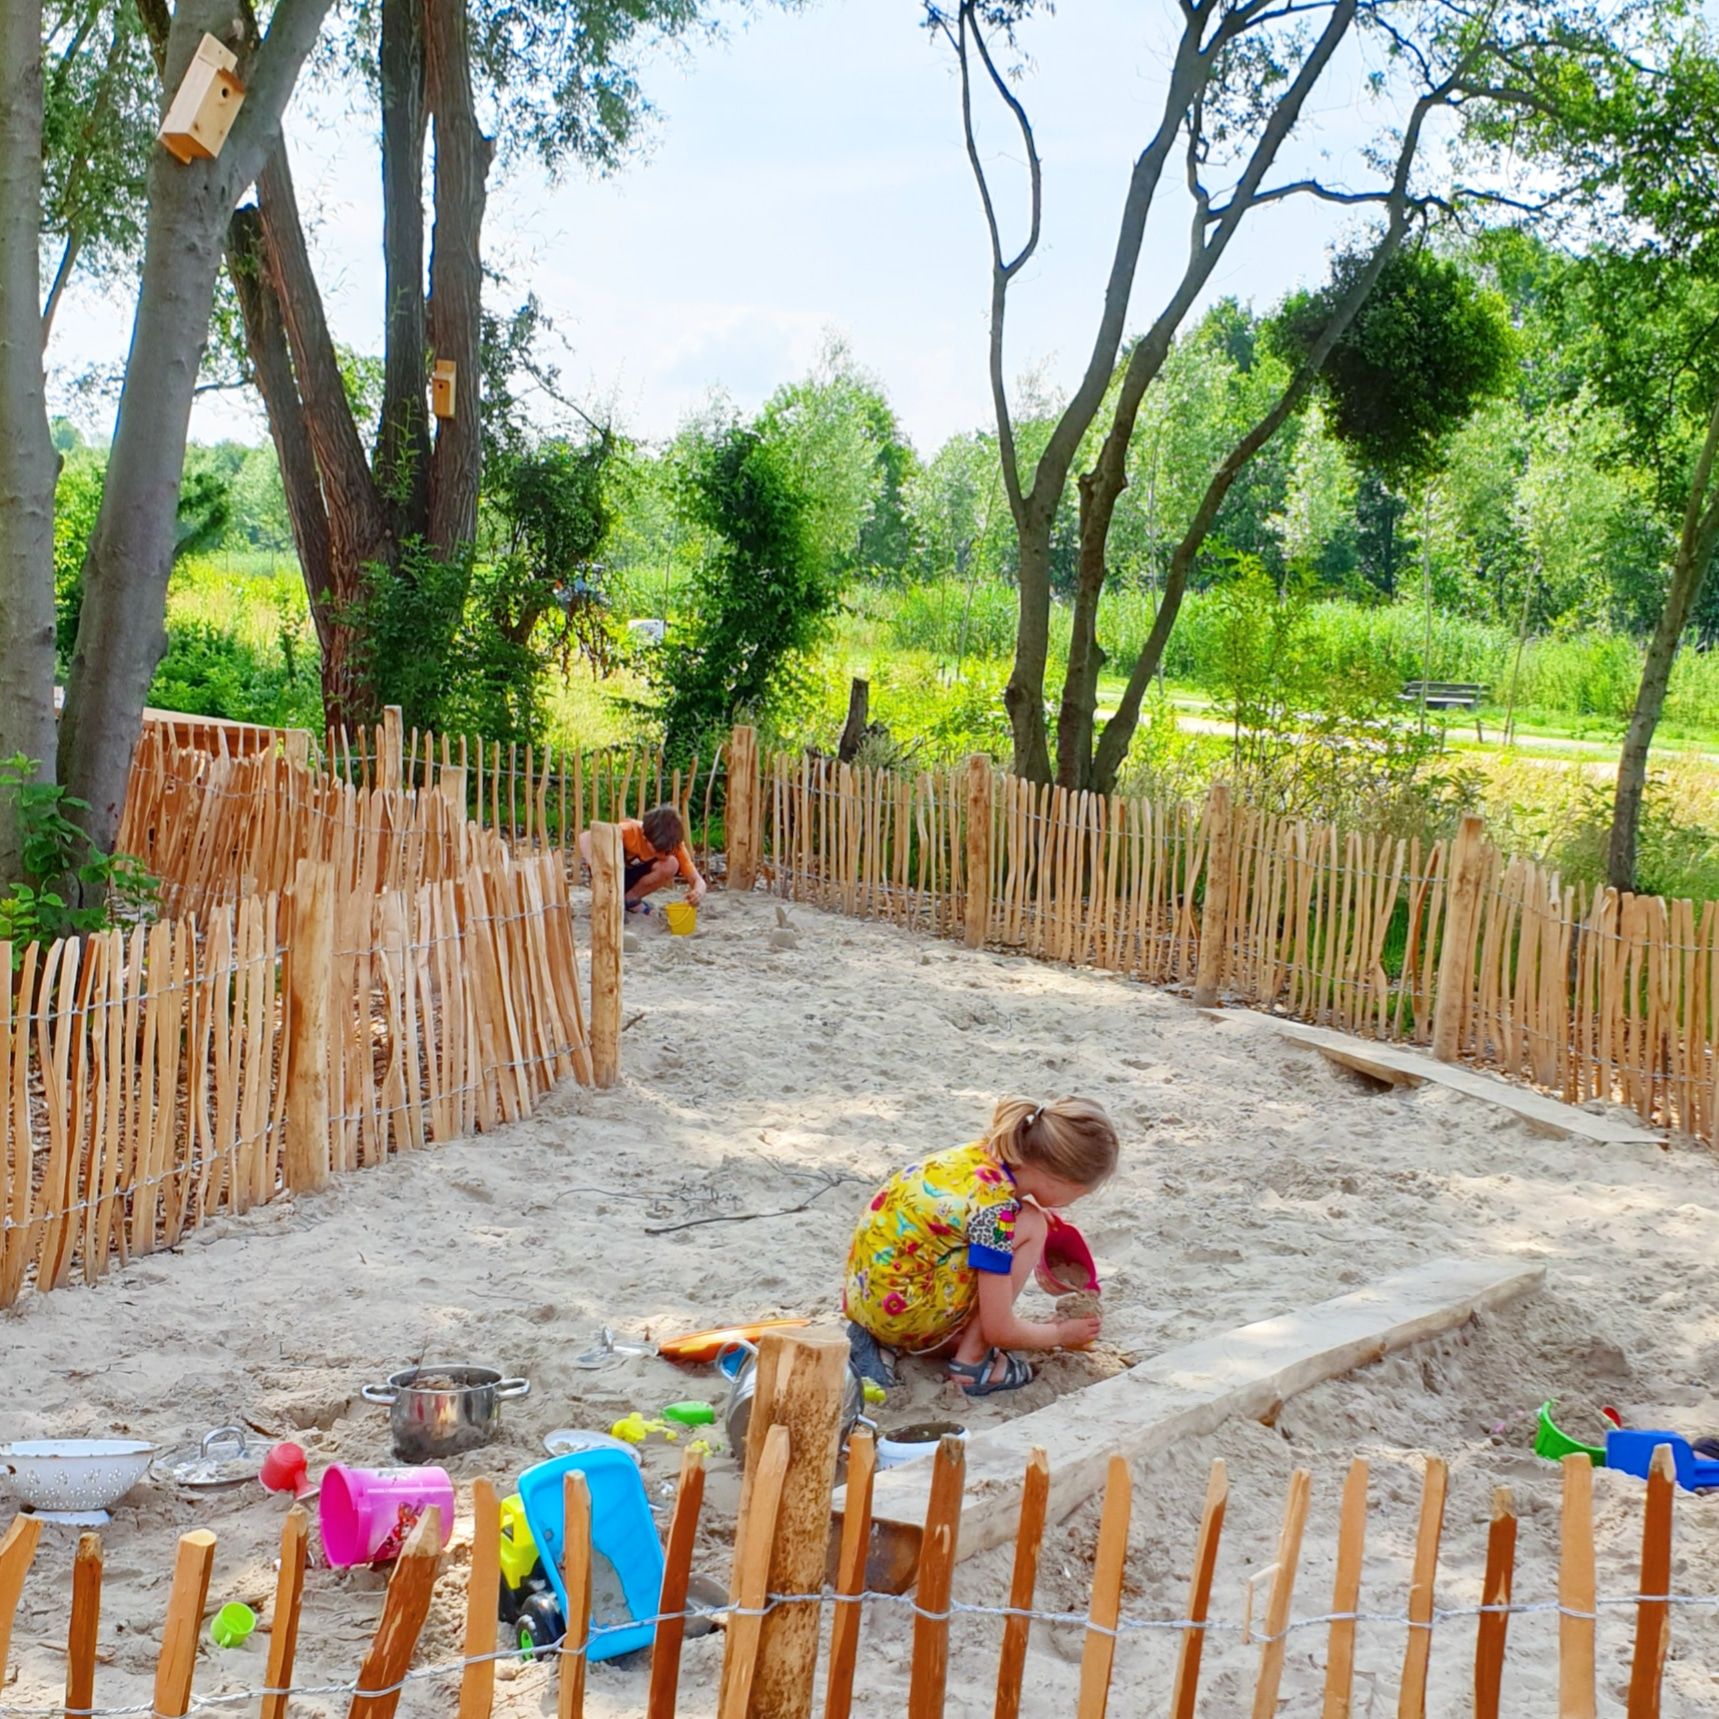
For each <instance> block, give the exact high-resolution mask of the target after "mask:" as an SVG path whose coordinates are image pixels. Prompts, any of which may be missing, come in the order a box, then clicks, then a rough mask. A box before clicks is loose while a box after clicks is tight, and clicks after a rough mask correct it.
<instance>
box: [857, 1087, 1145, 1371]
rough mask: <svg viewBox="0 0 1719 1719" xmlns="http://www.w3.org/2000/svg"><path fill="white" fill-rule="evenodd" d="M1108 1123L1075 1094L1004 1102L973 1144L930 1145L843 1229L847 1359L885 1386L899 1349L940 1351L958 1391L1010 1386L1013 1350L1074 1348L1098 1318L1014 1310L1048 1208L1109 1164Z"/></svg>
mask: <svg viewBox="0 0 1719 1719" xmlns="http://www.w3.org/2000/svg"><path fill="white" fill-rule="evenodd" d="M1116 1152H1117V1140H1116V1130H1115V1128H1113V1127H1112V1126H1111V1122H1110V1118H1109V1117H1108V1116H1106V1115H1105V1114H1104V1112H1103V1110H1102V1109H1100V1108H1099V1106H1098V1105H1096V1104H1094V1103H1093V1102H1092V1101H1091V1100H1090V1099H1085V1098H1058V1099H1055V1100H1053V1101H1052V1102H1051V1103H1049V1104H1034V1103H1033V1102H1032V1101H1031V1100H1030V1099H1026V1098H1005V1099H1004V1100H1003V1101H1002V1102H1001V1103H1000V1104H999V1105H998V1106H997V1108H996V1111H995V1113H994V1114H993V1115H992V1117H991V1126H990V1128H989V1129H988V1130H987V1131H986V1133H985V1137H984V1138H983V1139H982V1140H977V1141H974V1142H973V1143H972V1144H971V1145H968V1146H957V1147H955V1148H954V1149H953V1150H952V1151H948V1152H938V1153H935V1154H933V1155H932V1156H931V1157H929V1158H926V1159H923V1160H921V1161H920V1162H919V1163H917V1164H909V1165H908V1166H907V1168H906V1169H905V1170H902V1171H900V1172H898V1173H897V1174H896V1175H894V1176H892V1177H890V1179H889V1180H888V1181H887V1182H885V1183H884V1185H883V1186H882V1187H881V1188H880V1189H879V1190H878V1192H877V1194H876V1195H875V1197H874V1198H873V1199H872V1202H871V1204H870V1205H869V1206H867V1207H866V1209H865V1212H864V1214H863V1215H862V1216H861V1218H860V1221H859V1227H858V1228H857V1229H856V1230H855V1231H854V1239H853V1246H852V1247H851V1248H850V1249H849V1250H848V1267H847V1287H846V1289H845V1291H844V1293H843V1296H842V1307H843V1310H844V1311H845V1312H846V1314H847V1316H848V1319H849V1321H850V1323H849V1325H848V1341H849V1342H850V1343H851V1344H852V1346H853V1355H854V1365H855V1366H856V1368H857V1369H858V1370H859V1372H860V1374H861V1376H862V1377H864V1378H868V1379H874V1380H875V1381H876V1382H877V1383H878V1384H880V1385H893V1384H894V1383H895V1382H896V1379H895V1370H894V1366H893V1362H894V1360H895V1358H896V1356H897V1355H899V1354H915V1355H940V1356H945V1357H947V1363H948V1367H949V1376H950V1377H951V1378H952V1379H954V1380H955V1381H956V1383H958V1384H959V1385H960V1386H961V1387H962V1388H963V1389H964V1390H965V1391H966V1392H967V1394H968V1395H969V1396H972V1397H986V1396H989V1395H990V1394H991V1393H992V1392H993V1391H1013V1390H1018V1389H1019V1388H1020V1387H1021V1386H1022V1385H1024V1384H1026V1383H1027V1382H1028V1381H1029V1380H1030V1379H1031V1378H1032V1376H1033V1375H1032V1369H1031V1368H1030V1367H1028V1365H1027V1364H1026V1362H1025V1361H1023V1360H1021V1358H1020V1357H1019V1356H1018V1355H1011V1354H1010V1353H1008V1351H1009V1350H1011V1349H1076V1348H1080V1347H1083V1346H1084V1345H1086V1344H1088V1343H1091V1342H1092V1340H1093V1339H1094V1338H1095V1337H1097V1335H1098V1329H1099V1321H1098V1319H1097V1318H1096V1316H1095V1317H1092V1318H1085V1319H1052V1320H1046V1321H1043V1322H1039V1321H1035V1320H1028V1319H1022V1318H1021V1317H1020V1316H1019V1314H1017V1313H1016V1312H1015V1302H1016V1299H1017V1298H1018V1297H1019V1295H1020V1293H1021V1291H1022V1290H1023V1289H1025V1288H1026V1286H1027V1283H1028V1280H1029V1279H1030V1278H1031V1277H1032V1275H1033V1273H1034V1271H1035V1270H1036V1269H1037V1267H1038V1263H1039V1257H1040V1255H1041V1254H1043V1252H1044V1246H1045V1236H1046V1234H1047V1231H1048V1228H1049V1225H1048V1223H1047V1221H1046V1218H1045V1213H1046V1212H1047V1211H1054V1210H1056V1209H1057V1208H1058V1207H1061V1206H1067V1205H1071V1204H1073V1202H1074V1201H1076V1200H1078V1199H1080V1198H1081V1196H1082V1195H1084V1194H1090V1193H1091V1192H1092V1191H1093V1189H1094V1188H1096V1187H1098V1186H1100V1185H1101V1184H1102V1183H1103V1182H1104V1181H1106V1180H1107V1179H1108V1177H1109V1176H1110V1174H1111V1172H1112V1171H1113V1170H1114V1169H1115V1168H1116Z"/></svg>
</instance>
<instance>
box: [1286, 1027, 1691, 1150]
mask: <svg viewBox="0 0 1719 1719" xmlns="http://www.w3.org/2000/svg"><path fill="white" fill-rule="evenodd" d="M1271 1024H1272V1027H1273V1028H1274V1029H1275V1030H1276V1032H1277V1035H1278V1037H1279V1038H1281V1039H1283V1040H1284V1041H1285V1042H1287V1043H1289V1044H1292V1045H1300V1046H1301V1047H1302V1049H1304V1050H1313V1051H1318V1052H1319V1053H1320V1054H1321V1055H1322V1056H1325V1057H1328V1058H1329V1059H1330V1060H1331V1061H1332V1062H1336V1063H1341V1064H1342V1065H1343V1066H1344V1067H1345V1068H1352V1069H1354V1070H1356V1071H1357V1072H1358V1073H1360V1074H1365V1075H1369V1076H1371V1077H1372V1078H1373V1079H1374V1080H1385V1081H1389V1082H1390V1083H1391V1084H1392V1085H1393V1086H1419V1085H1421V1084H1422V1083H1423V1082H1428V1081H1430V1082H1432V1083H1433V1084H1434V1085H1436V1086H1445V1087H1449V1088H1450V1089H1451V1091H1453V1092H1460V1093H1462V1094H1463V1096H1464V1097H1466V1098H1478V1099H1480V1100H1481V1101H1482V1102H1483V1103H1486V1104H1495V1105H1497V1106H1498V1108H1499V1109H1500V1110H1508V1111H1509V1112H1510V1113H1511V1115H1513V1116H1515V1117H1516V1118H1517V1119H1518V1120H1519V1121H1522V1122H1526V1123H1527V1124H1528V1126H1529V1127H1530V1128H1532V1129H1533V1130H1534V1131H1535V1132H1536V1133H1538V1134H1543V1135H1546V1136H1548V1137H1550V1138H1552V1139H1561V1140H1568V1139H1576V1140H1592V1141H1593V1142H1595V1143H1596V1144H1597V1145H1601V1146H1657V1145H1659V1144H1660V1142H1661V1141H1662V1140H1663V1139H1664V1135H1663V1134H1662V1133H1661V1132H1660V1131H1659V1130H1658V1129H1656V1128H1653V1127H1651V1126H1650V1125H1649V1124H1648V1123H1645V1122H1619V1121H1618V1120H1616V1118H1614V1117H1611V1116H1596V1115H1594V1114H1593V1113H1592V1112H1591V1111H1587V1110H1583V1109H1581V1108H1580V1107H1579V1106H1577V1105H1574V1104H1566V1103H1565V1102H1564V1101H1563V1100H1562V1099H1561V1098H1553V1097H1551V1096H1550V1095H1549V1094H1548V1093H1544V1092H1537V1091H1535V1089H1534V1088H1533V1087H1531V1086H1523V1085H1522V1084H1520V1083H1519V1082H1516V1081H1509V1080H1506V1079H1505V1078H1504V1077H1503V1076H1502V1075H1498V1074H1491V1073H1488V1072H1486V1071H1484V1070H1482V1069H1478V1068H1470V1067H1469V1066H1468V1065H1467V1064H1466V1063H1459V1062H1439V1061H1438V1060H1437V1059H1436V1058H1434V1057H1430V1056H1427V1055H1425V1054H1424V1053H1423V1052H1420V1051H1414V1050H1409V1049H1407V1048H1406V1047H1405V1046H1403V1045H1392V1044H1385V1043H1383V1042H1382V1041H1380V1040H1378V1039H1358V1038H1354V1037H1352V1036H1351V1035H1350V1034H1348V1033H1338V1032H1333V1031H1331V1030H1330V1028H1328V1027H1310V1026H1305V1025H1303V1024H1302V1023H1301V1022H1300V1021H1285V1020H1277V1019H1273V1021H1272V1023H1271Z"/></svg>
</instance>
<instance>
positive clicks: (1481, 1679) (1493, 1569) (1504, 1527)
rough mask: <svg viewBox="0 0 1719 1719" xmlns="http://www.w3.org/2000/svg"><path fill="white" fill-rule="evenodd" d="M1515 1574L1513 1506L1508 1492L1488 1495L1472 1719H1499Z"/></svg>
mask: <svg viewBox="0 0 1719 1719" xmlns="http://www.w3.org/2000/svg"><path fill="white" fill-rule="evenodd" d="M1515 1573H1516V1502H1515V1500H1514V1499H1513V1498H1512V1497H1511V1495H1510V1488H1509V1487H1507V1486H1499V1487H1495V1488H1494V1489H1493V1493H1492V1526H1491V1528H1490V1529H1489V1530H1488V1532H1487V1536H1486V1576H1485V1579H1484V1580H1483V1581H1482V1583H1481V1588H1480V1603H1481V1605H1482V1606H1488V1607H1496V1608H1498V1609H1496V1610H1491V1611H1487V1612H1484V1613H1483V1614H1482V1615H1481V1619H1480V1626H1479V1628H1478V1630H1477V1631H1476V1632H1475V1639H1474V1719H1499V1712H1500V1709H1499V1705H1498V1703H1499V1696H1500V1690H1501V1687H1502V1684H1503V1679H1504V1645H1505V1642H1506V1640H1507V1639H1508V1637H1509V1634H1510V1612H1509V1609H1508V1608H1509V1605H1510V1595H1511V1591H1512V1589H1513V1587H1514V1583H1515Z"/></svg>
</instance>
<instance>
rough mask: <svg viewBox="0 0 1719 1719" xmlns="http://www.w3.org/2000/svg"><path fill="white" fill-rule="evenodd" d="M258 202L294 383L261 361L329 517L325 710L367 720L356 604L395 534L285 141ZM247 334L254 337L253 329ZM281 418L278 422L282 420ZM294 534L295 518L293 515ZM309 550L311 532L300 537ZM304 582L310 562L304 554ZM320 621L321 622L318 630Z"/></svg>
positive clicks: (332, 719)
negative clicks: (345, 372)
mask: <svg viewBox="0 0 1719 1719" xmlns="http://www.w3.org/2000/svg"><path fill="white" fill-rule="evenodd" d="M257 207H258V209H259V210H260V211H261V214H262V222H263V234H264V238H265V239H266V241H267V245H266V254H267V257H268V262H269V270H268V273H269V279H270V282H271V284H272V288H273V292H274V297H275V303H276V305H277V306H278V308H279V312H280V315H281V319H282V322H283V325H284V327H285V330H286V335H287V341H288V344H289V345H290V347H291V350H292V360H293V375H292V378H291V383H292V385H291V386H290V387H286V386H284V384H285V382H286V378H280V379H278V385H277V384H276V383H275V382H274V381H272V380H271V378H270V377H269V376H265V374H264V373H263V372H262V371H261V370H259V371H258V372H257V382H258V385H259V387H261V388H262V390H263V400H264V404H265V405H266V406H267V408H268V414H269V424H270V428H271V430H272V431H273V433H274V434H275V436H276V438H277V440H278V438H279V437H280V436H281V435H282V434H288V433H290V430H289V429H287V428H285V426H290V425H291V423H292V422H293V421H294V420H297V421H299V422H302V423H303V424H304V426H305V429H306V432H307V434H308V438H309V441H310V446H311V450H312V452H313V453H314V455H315V457H316V469H317V476H318V480H319V482H320V486H321V493H322V500H323V507H324V509H325V517H326V518H327V521H328V540H329V546H328V561H327V566H328V578H327V593H326V596H325V598H324V602H323V609H324V614H325V625H326V628H327V631H326V636H325V637H324V638H323V640H322V703H323V714H324V716H325V718H326V719H327V721H328V722H329V723H330V724H332V725H335V726H338V725H339V724H341V723H343V722H345V723H351V724H357V723H362V722H368V721H370V720H372V719H373V718H374V717H375V716H376V715H377V714H378V705H379V702H380V701H379V700H377V699H376V698H375V697H374V696H373V695H372V693H371V691H370V689H369V688H368V687H366V685H365V684H364V679H363V675H362V672H361V671H362V665H361V663H360V662H359V661H358V652H357V650H356V648H355V646H356V640H355V636H354V633H355V629H354V625H353V619H352V616H351V614H350V609H351V606H352V605H353V604H355V603H357V602H358V601H359V599H360V598H361V597H362V596H363V594H364V579H365V570H366V569H367V568H370V567H376V566H382V567H391V566H392V565H393V561H394V555H395V542H394V538H393V536H392V534H391V533H390V531H389V529H388V516H387V512H386V510H385V509H384V506H383V502H382V497H381V495H380V494H379V493H378V490H377V487H376V481H375V479H374V478H373V477H372V476H371V472H370V466H369V464H368V462H367V461H366V459H365V456H364V444H363V442H362V441H361V440H360V439H359V435H358V426H357V425H356V424H355V423H354V422H353V419H352V407H351V403H350V402H349V401H348V400H347V397H346V384H345V382H344V381H343V380H342V379H341V374H340V358H339V355H338V354H337V353H336V351H335V349H334V340H333V337H332V336H331V335H330V334H329V332H328V319H327V317H326V315H325V314H324V311H323V307H322V293H321V290H320V289H319V288H318V286H317V283H316V274H315V272H314V270H313V269H312V268H311V262H310V250H309V247H308V246H307V245H306V244H305V239H304V225H303V223H302V221H301V220H300V219H299V211H298V193H297V190H296V189H295V187H294V185H293V181H292V174H291V172H290V170H289V168H288V165H287V159H286V151H285V149H284V148H283V149H280V150H277V151H276V152H275V153H274V155H273V156H271V157H270V159H269V162H268V164H267V166H265V167H264V169H263V171H262V172H261V173H260V174H259V175H258V176H257ZM247 338H250V336H249V333H247ZM277 420H278V421H279V423H280V425H281V426H282V427H277ZM294 537H295V541H296V540H297V521H296V518H295V520H294ZM306 547H309V548H310V549H311V550H312V551H313V553H314V551H315V547H316V546H315V544H314V542H312V543H310V544H309V545H306V544H302V543H301V544H300V553H301V555H302V554H303V552H304V550H305V548H306ZM305 571H306V581H307V589H308V590H309V591H310V596H311V598H312V601H313V602H314V601H315V599H316V595H317V594H316V592H315V590H314V589H312V588H310V586H309V580H310V577H311V563H310V562H306V563H305ZM320 630H321V629H320V628H319V631H320Z"/></svg>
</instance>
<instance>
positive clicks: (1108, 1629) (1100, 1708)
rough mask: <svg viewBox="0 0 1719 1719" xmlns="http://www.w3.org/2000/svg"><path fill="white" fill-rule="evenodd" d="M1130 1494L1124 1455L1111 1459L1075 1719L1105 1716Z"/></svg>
mask: <svg viewBox="0 0 1719 1719" xmlns="http://www.w3.org/2000/svg"><path fill="white" fill-rule="evenodd" d="M1133 1494H1134V1482H1133V1478H1132V1476H1131V1475H1130V1474H1129V1472H1128V1459H1127V1458H1126V1457H1123V1456H1113V1457H1111V1459H1110V1472H1109V1478H1108V1480H1107V1482H1106V1484H1105V1489H1104V1514H1103V1516H1102V1518H1101V1519H1100V1521H1099V1525H1098V1553H1097V1557H1096V1559H1095V1561H1094V1564H1093V1570H1092V1606H1091V1611H1090V1613H1089V1617H1088V1623H1087V1630H1086V1648H1085V1651H1084V1652H1083V1653H1082V1655H1081V1660H1080V1699H1079V1705H1078V1707H1077V1709H1076V1711H1077V1715H1078V1719H1104V1714H1105V1709H1106V1708H1107V1707H1108V1706H1109V1704H1110V1677H1111V1672H1112V1669H1113V1667H1114V1666H1115V1663H1116V1626H1117V1623H1118V1622H1119V1621H1120V1620H1121V1617H1122V1577H1123V1572H1124V1565H1125V1563H1126V1560H1127V1556H1128V1516H1129V1510H1130V1506H1131V1504H1132V1500H1133Z"/></svg>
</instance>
